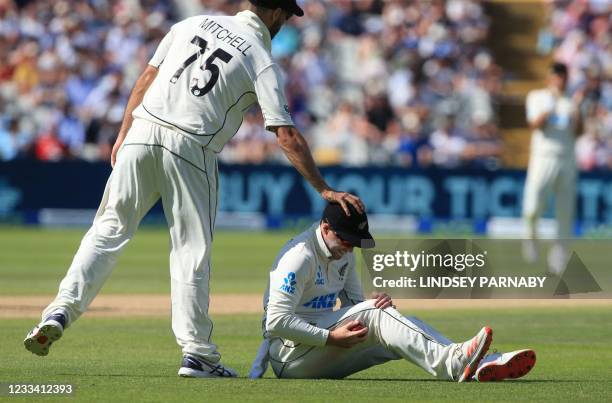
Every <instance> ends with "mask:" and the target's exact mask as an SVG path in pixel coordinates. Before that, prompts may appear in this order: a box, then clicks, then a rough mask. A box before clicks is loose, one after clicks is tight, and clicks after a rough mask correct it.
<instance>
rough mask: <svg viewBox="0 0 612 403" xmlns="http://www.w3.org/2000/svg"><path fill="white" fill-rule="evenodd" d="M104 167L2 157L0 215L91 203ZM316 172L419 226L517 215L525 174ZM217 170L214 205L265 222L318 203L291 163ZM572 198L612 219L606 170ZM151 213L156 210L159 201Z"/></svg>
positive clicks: (91, 206)
mask: <svg viewBox="0 0 612 403" xmlns="http://www.w3.org/2000/svg"><path fill="white" fill-rule="evenodd" d="M110 172H111V168H110V166H109V165H108V164H106V163H85V162H76V161H75V162H60V163H39V162H31V161H27V162H26V161H17V162H11V163H2V164H0V218H1V219H3V220H5V221H6V220H9V219H10V220H13V221H15V220H17V221H21V222H26V223H36V222H37V221H38V219H39V214H40V211H41V210H43V209H71V210H95V209H96V208H97V206H98V203H99V201H100V198H101V195H102V192H103V190H104V185H105V182H106V180H107V178H108V175H109V174H110ZM322 173H323V175H324V177H325V178H326V180H327V181H328V183H330V185H331V186H333V187H334V188H336V189H342V190H346V191H350V192H354V193H356V194H358V195H359V196H360V197H361V198H362V199H363V200H364V202H365V203H366V205H367V207H368V212H369V213H370V214H374V215H389V216H410V217H414V218H415V219H417V221H418V222H419V224H418V227H419V229H421V230H424V231H427V229H428V225H430V223H432V222H436V221H456V222H469V223H473V224H474V225H475V228H477V227H478V226H479V225H486V222H487V220H488V219H490V218H491V217H520V213H521V203H522V192H523V185H524V180H525V173H524V172H523V171H516V170H498V171H475V170H441V169H429V170H413V169H401V168H381V167H365V168H346V167H328V168H323V169H322ZM220 177H221V185H220V187H221V188H220V211H221V212H225V213H257V214H259V215H260V216H262V217H265V222H266V223H267V226H268V227H278V226H282V225H283V222H284V220H287V219H296V218H300V217H315V216H317V215H318V214H320V212H321V211H322V209H323V200H322V199H321V198H320V196H319V195H318V194H317V193H316V192H315V191H314V190H313V189H312V188H311V187H310V186H309V185H308V184H307V183H306V182H305V180H304V179H303V178H302V177H301V176H300V175H299V174H298V173H297V172H296V171H295V170H294V169H293V168H292V167H290V166H282V165H221V166H220ZM576 197H577V211H576V213H577V215H576V218H577V221H578V222H579V223H580V224H581V226H582V227H596V226H601V225H609V224H612V175H610V173H609V172H595V173H586V174H582V175H581V176H580V180H579V184H578V186H577V195H576ZM551 211H552V208H551V209H549V212H548V215H550V212H551ZM155 214H157V215H159V214H161V208H160V206H159V205H158V206H156V207H154V209H153V211H152V215H155ZM477 232H478V231H477Z"/></svg>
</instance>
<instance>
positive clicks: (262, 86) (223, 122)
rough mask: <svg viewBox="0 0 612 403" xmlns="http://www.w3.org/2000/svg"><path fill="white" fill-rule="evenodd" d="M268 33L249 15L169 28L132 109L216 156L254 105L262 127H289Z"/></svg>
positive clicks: (192, 21) (196, 20)
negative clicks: (258, 109) (154, 73)
mask: <svg viewBox="0 0 612 403" xmlns="http://www.w3.org/2000/svg"><path fill="white" fill-rule="evenodd" d="M270 50H271V38H270V32H269V31H268V28H267V27H266V26H265V25H264V23H263V22H262V21H261V19H259V17H257V15H256V14H255V13H253V12H251V11H242V12H239V13H238V14H236V15H235V16H209V15H202V16H197V17H191V18H187V19H186V20H183V21H181V22H179V23H177V24H175V25H174V26H172V29H171V30H170V32H168V34H166V36H165V37H164V39H163V40H162V41H161V42H160V44H159V46H158V48H157V51H156V52H155V55H154V56H153V58H152V59H151V60H150V61H149V64H150V65H152V66H155V67H159V71H158V74H157V77H156V78H155V80H154V81H153V83H152V84H151V86H150V87H149V89H148V90H147V92H146V93H145V95H144V98H143V101H142V103H141V104H140V105H139V106H138V107H137V108H136V109H135V110H134V113H133V116H134V117H135V118H141V119H146V120H149V121H152V122H155V123H158V124H161V125H164V126H167V127H170V128H173V129H176V130H178V131H179V132H181V133H183V134H185V135H186V136H189V137H191V138H192V139H194V140H196V141H198V142H199V143H200V144H202V145H203V146H205V147H207V148H209V149H211V150H213V151H215V152H220V151H221V150H222V148H223V146H224V145H225V143H227V141H228V140H229V139H231V138H232V136H233V135H234V134H236V131H238V128H239V127H240V125H241V124H242V118H243V114H244V112H245V111H246V110H247V109H249V107H250V106H251V105H253V104H254V103H255V102H259V105H260V107H261V110H262V113H263V116H264V120H265V125H266V127H270V126H285V125H287V126H293V121H292V120H291V116H290V115H289V108H288V106H287V101H286V99H285V94H284V90H283V80H282V76H281V72H280V69H279V67H278V66H277V65H276V63H275V62H274V61H273V60H272V56H271V54H270Z"/></svg>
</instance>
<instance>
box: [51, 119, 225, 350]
mask: <svg viewBox="0 0 612 403" xmlns="http://www.w3.org/2000/svg"><path fill="white" fill-rule="evenodd" d="M217 190H218V168H217V158H216V155H215V153H214V152H212V151H209V150H206V149H204V148H203V147H202V146H201V145H200V144H198V143H196V142H195V141H193V140H191V139H189V138H187V137H186V136H183V135H182V134H180V133H177V132H175V131H173V130H171V129H168V128H166V127H163V126H160V125H158V124H155V123H152V122H148V121H145V120H142V119H135V120H134V122H133V124H132V127H131V129H130V131H129V133H128V135H127V137H126V139H125V141H124V143H123V146H122V148H121V150H120V152H119V154H118V158H117V162H116V165H115V168H114V169H113V172H112V174H111V175H110V177H109V179H108V182H107V184H106V189H105V190H104V196H103V197H102V202H101V203H100V207H99V209H98V212H97V214H96V217H95V219H94V222H93V225H92V226H91V228H90V229H89V231H88V232H87V234H85V237H84V238H83V240H82V242H81V245H80V247H79V250H78V251H77V253H76V255H75V256H74V260H73V261H72V265H71V266H70V268H69V269H68V273H67V274H66V277H65V278H64V279H63V280H62V282H61V284H60V287H59V293H58V295H57V297H56V298H55V300H54V301H53V302H52V303H51V304H50V305H49V306H48V307H47V308H46V309H45V311H44V312H43V318H44V317H45V316H46V315H48V314H50V313H52V312H54V311H56V310H58V309H61V310H64V311H65V312H66V313H67V314H68V323H72V322H74V321H75V320H76V319H77V318H78V317H79V316H81V315H82V314H83V312H85V311H86V310H87V307H88V306H89V304H90V303H91V301H92V300H93V299H94V297H95V296H96V294H97V293H98V291H99V290H100V288H101V287H102V285H103V284H104V282H105V281H106V279H107V278H108V276H109V275H110V273H111V271H112V270H113V267H114V266H115V264H116V262H117V259H118V257H119V255H120V253H121V251H122V250H123V248H124V247H125V245H126V244H127V243H128V241H129V240H130V239H131V238H132V236H133V235H134V232H135V231H136V228H137V227H138V224H139V223H140V220H141V219H142V218H143V216H144V215H145V214H146V213H147V211H149V209H150V208H151V207H152V206H153V205H154V204H155V202H156V201H157V200H158V199H159V198H160V197H161V200H162V204H163V208H164V214H165V216H166V220H167V222H168V227H169V230H170V278H171V297H172V330H173V331H174V334H175V336H176V340H177V343H178V344H179V345H180V346H181V348H182V350H183V353H185V354H194V355H197V356H200V357H202V358H204V359H206V360H208V361H211V362H217V361H219V359H220V355H219V353H218V352H217V347H216V346H215V345H214V344H212V343H211V342H210V337H211V333H212V328H213V325H212V322H211V320H210V318H209V317H208V304H209V280H210V249H211V243H212V238H213V230H214V225H215V213H216V210H217V202H218V199H217Z"/></svg>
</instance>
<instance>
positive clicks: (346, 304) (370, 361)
mask: <svg viewBox="0 0 612 403" xmlns="http://www.w3.org/2000/svg"><path fill="white" fill-rule="evenodd" d="M362 242H366V243H370V244H372V243H373V241H372V236H371V235H370V233H369V228H368V221H367V216H366V214H365V213H363V214H360V213H358V212H357V211H355V210H353V211H352V214H351V215H350V216H346V215H345V214H344V211H342V208H341V207H340V206H339V205H338V204H328V205H327V207H326V208H325V211H324V212H323V217H322V219H321V222H317V223H316V224H314V225H313V226H312V227H311V228H309V229H308V230H306V231H305V232H303V233H302V234H300V235H298V236H296V237H295V238H293V239H292V240H290V241H289V242H288V243H287V244H285V246H284V247H283V248H282V250H281V252H280V253H279V255H278V256H277V258H276V261H275V263H274V266H273V268H272V271H271V272H270V282H269V283H268V289H267V290H266V293H265V296H264V310H265V316H264V320H263V335H264V341H263V342H262V344H261V346H260V348H259V351H258V353H257V358H256V359H255V362H254V363H253V366H252V368H251V372H250V374H249V376H250V377H251V378H260V377H261V376H263V374H264V373H265V371H266V369H267V366H268V363H269V362H271V363H272V369H273V370H274V374H275V375H276V376H277V377H279V378H344V377H346V376H349V375H351V374H354V373H355V372H358V371H361V370H364V369H366V368H369V367H372V366H374V365H378V364H382V363H385V362H387V361H390V360H398V359H405V360H408V361H410V362H413V363H414V364H416V365H418V366H419V367H421V368H423V369H424V370H425V371H427V372H428V373H429V374H431V375H433V376H435V377H436V378H438V379H444V380H453V381H458V382H464V381H469V380H472V379H473V378H475V379H477V380H479V381H491V380H502V379H505V378H518V377H521V376H523V375H525V374H526V373H527V372H529V371H530V370H531V368H533V366H534V365H535V352H534V351H533V350H520V351H514V352H512V353H506V354H493V355H490V356H487V357H486V358H485V359H484V360H483V357H484V355H485V353H486V352H487V349H488V348H489V345H490V344H491V341H492V337H493V332H492V330H491V329H490V328H489V327H484V328H482V330H481V331H480V332H479V333H478V334H477V335H476V336H475V337H473V338H472V339H470V340H468V341H466V342H465V343H453V342H451V341H450V340H449V339H447V338H445V337H444V336H442V335H441V334H440V333H438V332H437V331H436V330H434V329H433V328H432V327H430V326H428V325H427V324H425V323H424V322H422V321H420V320H419V319H417V318H414V317H410V318H407V317H404V316H403V315H402V314H401V313H400V312H398V311H397V310H396V309H395V307H394V306H393V302H392V301H391V298H390V297H389V296H388V295H386V294H383V293H377V294H375V295H373V298H372V299H369V300H365V298H364V296H363V291H362V288H361V284H360V282H359V279H358V275H357V272H356V270H355V256H354V254H353V248H354V247H360V246H361V245H363V246H366V244H365V243H363V244H362ZM337 298H339V299H340V301H341V304H342V305H341V308H340V309H339V310H336V311H334V310H333V309H334V307H335V305H336V299H337ZM481 360H482V361H481ZM479 363H480V365H479Z"/></svg>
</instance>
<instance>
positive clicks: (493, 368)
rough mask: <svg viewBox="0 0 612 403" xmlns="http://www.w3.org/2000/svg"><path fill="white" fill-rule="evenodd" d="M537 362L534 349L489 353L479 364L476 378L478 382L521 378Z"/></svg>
mask: <svg viewBox="0 0 612 403" xmlns="http://www.w3.org/2000/svg"><path fill="white" fill-rule="evenodd" d="M535 363H536V353H535V351H533V350H518V351H511V352H509V353H503V354H500V353H495V354H489V355H487V356H486V357H485V358H483V360H482V362H481V363H480V365H479V366H478V369H477V370H476V373H475V374H474V379H475V380H477V381H478V382H494V381H502V380H504V379H507V378H509V379H516V378H520V377H522V376H525V375H527V373H529V371H531V369H532V368H533V367H534V366H535Z"/></svg>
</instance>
